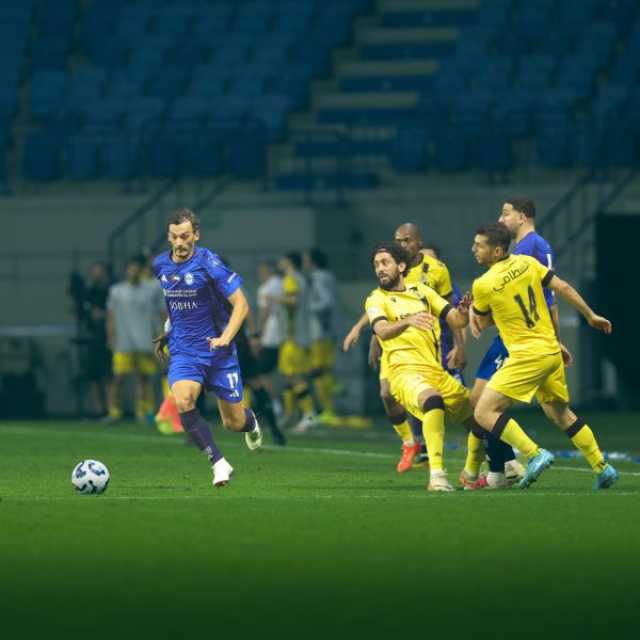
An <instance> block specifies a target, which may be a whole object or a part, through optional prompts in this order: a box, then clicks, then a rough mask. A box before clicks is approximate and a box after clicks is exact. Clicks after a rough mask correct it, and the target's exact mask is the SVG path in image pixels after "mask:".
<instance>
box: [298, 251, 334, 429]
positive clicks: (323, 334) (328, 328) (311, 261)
mask: <svg viewBox="0 0 640 640" xmlns="http://www.w3.org/2000/svg"><path fill="white" fill-rule="evenodd" d="M304 270H305V273H306V275H307V277H308V279H309V331H310V338H311V346H310V354H309V356H310V367H311V371H310V376H311V380H312V381H313V387H314V390H315V394H316V399H317V401H318V404H319V407H320V414H319V415H318V421H319V422H321V423H326V424H329V425H331V424H336V420H337V419H336V415H335V411H334V406H333V393H334V387H335V375H334V367H335V363H336V343H335V318H336V311H337V304H338V295H337V286H336V278H335V276H334V275H333V273H332V272H331V271H330V270H329V260H328V258H327V254H326V253H325V252H324V251H322V250H321V249H318V248H313V249H311V250H310V251H306V252H305V254H304Z"/></svg>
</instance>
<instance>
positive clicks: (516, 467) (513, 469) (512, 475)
mask: <svg viewBox="0 0 640 640" xmlns="http://www.w3.org/2000/svg"><path fill="white" fill-rule="evenodd" d="M526 472H527V470H526V469H525V468H524V467H523V466H522V465H521V464H520V463H519V462H518V461H517V460H509V461H508V462H505V463H504V477H505V478H506V480H507V482H508V484H509V485H512V484H515V483H516V482H520V480H522V478H524V474H525V473H526Z"/></svg>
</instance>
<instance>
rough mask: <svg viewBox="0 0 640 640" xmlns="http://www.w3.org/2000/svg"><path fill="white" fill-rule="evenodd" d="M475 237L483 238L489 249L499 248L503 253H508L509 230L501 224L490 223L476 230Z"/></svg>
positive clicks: (509, 242)
mask: <svg viewBox="0 0 640 640" xmlns="http://www.w3.org/2000/svg"><path fill="white" fill-rule="evenodd" d="M476 235H479V236H485V238H486V239H487V244H488V245H489V246H490V247H501V248H502V249H503V250H504V252H505V253H509V245H510V244H511V235H510V233H509V229H507V227H506V226H505V225H504V224H502V222H491V223H490V224H485V225H483V226H481V227H479V228H478V230H477V231H476Z"/></svg>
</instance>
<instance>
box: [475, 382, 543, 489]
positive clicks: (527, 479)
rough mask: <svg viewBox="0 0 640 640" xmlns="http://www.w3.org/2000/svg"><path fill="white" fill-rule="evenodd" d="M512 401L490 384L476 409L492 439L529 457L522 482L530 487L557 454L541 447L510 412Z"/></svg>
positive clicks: (480, 420) (521, 484)
mask: <svg viewBox="0 0 640 640" xmlns="http://www.w3.org/2000/svg"><path fill="white" fill-rule="evenodd" d="M492 382H493V381H492ZM512 403H513V400H512V399H511V398H510V397H508V396H506V395H504V394H503V393H501V392H499V391H497V390H496V389H493V388H491V387H490V386H489V385H487V386H486V387H485V389H484V391H483V392H482V395H481V396H480V398H479V399H478V403H477V405H476V407H475V409H474V418H475V420H476V422H477V423H478V424H479V425H480V426H481V427H482V428H483V429H485V430H486V431H488V432H489V433H490V434H491V437H492V438H495V439H500V440H502V441H503V442H506V443H507V444H509V445H511V446H512V447H514V448H516V449H518V450H519V451H520V452H521V453H522V454H523V455H524V456H525V457H526V458H527V461H528V464H527V471H526V473H525V476H524V478H523V479H522V480H521V481H520V485H519V486H520V487H521V488H523V489H526V488H527V487H529V486H530V485H531V484H532V483H533V482H535V481H536V480H537V479H538V477H539V476H540V474H541V473H542V472H543V471H544V470H545V469H547V468H548V467H549V466H551V464H553V455H552V454H551V453H549V452H548V451H546V450H545V449H541V448H540V447H539V446H538V444H537V443H536V442H534V441H533V440H532V439H531V438H530V437H529V436H528V435H527V434H526V433H525V432H524V430H523V429H522V427H521V426H520V425H519V424H518V422H517V421H516V420H515V419H514V418H512V417H511V416H510V415H509V413H508V409H509V408H510V407H511V405H512Z"/></svg>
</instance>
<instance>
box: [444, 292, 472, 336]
mask: <svg viewBox="0 0 640 640" xmlns="http://www.w3.org/2000/svg"><path fill="white" fill-rule="evenodd" d="M470 306H471V296H470V295H469V294H467V295H465V296H464V298H462V300H461V301H460V303H459V304H458V306H457V307H453V306H451V305H450V304H449V305H448V306H447V307H445V309H444V311H443V313H446V316H445V321H446V323H447V324H448V325H449V328H450V329H451V331H452V332H453V333H454V336H455V333H456V332H457V333H458V334H460V333H462V332H463V331H464V329H465V327H466V326H467V325H468V324H469V307H470ZM456 346H457V345H456Z"/></svg>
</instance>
